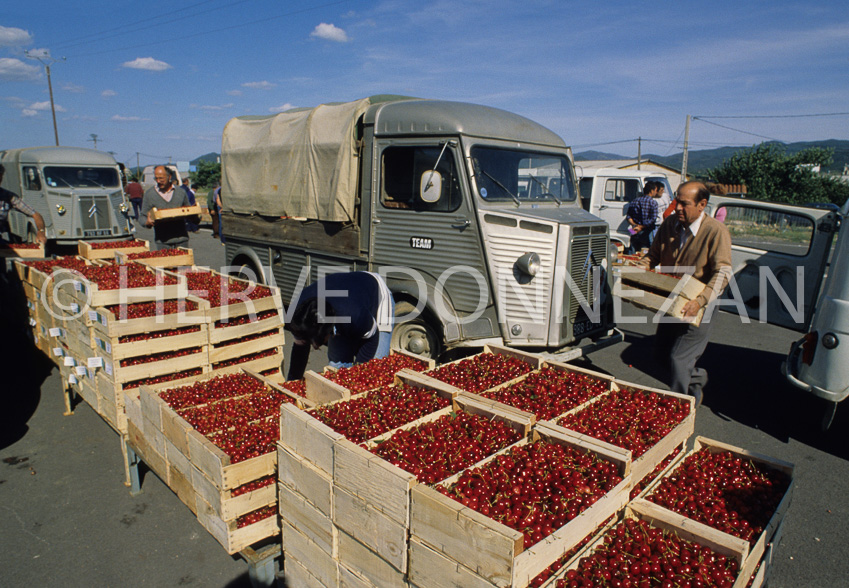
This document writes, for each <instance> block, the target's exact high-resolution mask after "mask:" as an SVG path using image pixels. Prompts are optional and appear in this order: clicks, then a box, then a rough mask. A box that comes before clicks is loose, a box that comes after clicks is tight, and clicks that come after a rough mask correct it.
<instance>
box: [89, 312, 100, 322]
mask: <svg viewBox="0 0 849 588" xmlns="http://www.w3.org/2000/svg"><path fill="white" fill-rule="evenodd" d="M97 316H98V315H97V312H95V311H93V310H89V311H88V318H89V320H92V321H96V320H97Z"/></svg>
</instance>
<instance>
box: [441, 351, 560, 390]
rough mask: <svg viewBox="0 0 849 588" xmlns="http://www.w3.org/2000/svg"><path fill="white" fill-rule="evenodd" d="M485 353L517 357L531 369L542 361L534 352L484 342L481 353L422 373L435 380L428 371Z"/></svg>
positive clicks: (510, 381) (509, 382)
mask: <svg viewBox="0 0 849 588" xmlns="http://www.w3.org/2000/svg"><path fill="white" fill-rule="evenodd" d="M485 353H493V354H495V355H504V356H506V357H513V358H516V359H519V360H521V361H523V362H525V363H527V364H528V365H530V367H531V369H532V370H536V369H539V368H540V367H541V366H542V365H543V363H544V360H543V358H542V356H540V355H537V354H535V353H527V352H524V351H520V350H518V349H513V348H511V347H503V346H501V345H491V344H486V345H484V348H483V351H482V352H481V353H478V354H476V355H472V356H470V357H463V358H460V359H457V360H454V361H452V362H449V363H445V364H442V365H439V366H436V368H434V369H433V370H429V371H428V372H424V375H425V376H427V377H429V378H433V379H434V380H436V379H437V378H435V377H434V376H432V375H431V373H430V372H433V371H435V370H438V369H440V368H443V367H445V366H446V365H451V364H457V363H460V362H462V361H465V360H469V359H474V358H476V357H478V356H481V355H483V354H485ZM522 377H523V376H519V377H517V378H513V379H512V380H509V381H507V382H502V383H501V384H499V385H504V384H511V383H513V382H517V381H518V380H519V379H520V378H522ZM440 381H441V380H440ZM457 390H459V388H457ZM466 392H469V390H466Z"/></svg>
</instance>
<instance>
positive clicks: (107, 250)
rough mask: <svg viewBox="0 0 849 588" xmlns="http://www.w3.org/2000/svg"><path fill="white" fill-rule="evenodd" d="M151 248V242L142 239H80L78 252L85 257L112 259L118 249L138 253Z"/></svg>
mask: <svg viewBox="0 0 849 588" xmlns="http://www.w3.org/2000/svg"><path fill="white" fill-rule="evenodd" d="M149 249H150V243H148V242H147V241H143V240H141V239H129V240H128V239H124V240H122V241H78V242H77V252H78V253H79V256H80V257H82V258H84V259H111V258H114V257H115V254H116V253H117V252H118V251H121V252H123V253H138V252H141V251H147V250H149Z"/></svg>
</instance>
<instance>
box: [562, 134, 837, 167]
mask: <svg viewBox="0 0 849 588" xmlns="http://www.w3.org/2000/svg"><path fill="white" fill-rule="evenodd" d="M780 145H782V146H783V147H784V148H785V149H786V150H787V153H798V152H799V151H802V150H804V149H809V148H811V147H821V148H824V149H833V150H834V155H833V161H832V163H831V165H830V166H828V167H827V168H826V169H824V170H823V171H836V172H841V171H843V166H844V165H846V164H847V163H849V141H843V140H838V139H829V140H827V141H803V142H798V143H787V144H780ZM745 149H749V147H718V148H716V149H696V150H691V151H690V153H689V155H688V158H687V171H688V172H689V173H691V174H692V173H695V174H698V173H700V172H704V171H705V170H708V169H712V168H715V167H717V166H719V165H721V164H722V163H723V162H725V161H727V160H728V159H730V158H731V156H733V155H734V154H735V153H737V152H738V151H743V150H745ZM682 156H683V154H682V153H681V152H679V153H676V154H674V155H654V154H644V155H643V158H644V159H651V160H652V161H656V162H657V163H662V164H663V165H666V166H668V167H671V168H674V169H681V158H682ZM592 159H602V160H605V159H633V157H625V156H622V155H615V154H612V153H601V152H599V151H582V152H581V153H576V154H575V160H576V161H587V160H592Z"/></svg>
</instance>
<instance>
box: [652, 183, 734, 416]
mask: <svg viewBox="0 0 849 588" xmlns="http://www.w3.org/2000/svg"><path fill="white" fill-rule="evenodd" d="M709 197H710V192H708V189H707V187H705V185H704V184H702V183H701V182H686V183H684V184H681V185H680V186H679V187H678V194H677V196H676V198H675V214H674V215H670V216H669V217H667V218H666V220H664V221H663V224H662V225H661V226H660V230H659V231H658V233H657V237H656V238H655V240H654V241H653V242H652V245H651V249H649V252H648V253H647V254H646V255H645V256H644V257H643V258H642V260H641V263H642V264H643V265H644V266H648V267H656V266H660V271H662V272H669V273H679V274H685V273H689V274H692V276H693V277H694V278H696V279H697V280H699V281H701V282H704V283H705V287H704V289H703V290H702V292H701V294H699V295H698V296H697V297H696V298H695V299H693V300H690V301H689V302H688V303H687V304H686V305H685V306H684V308H683V310H682V316H681V318H682V319H685V321H686V319H688V318H692V317H695V316H696V315H697V314H698V312H699V310H701V309H702V308H704V307H706V306H707V305H708V304H709V303H710V302H712V301H713V300H714V299H716V297H717V296H719V294H721V293H722V290H723V289H724V288H725V286H726V284H727V283H728V277H729V276H730V274H731V235H730V234H729V233H728V229H727V228H726V227H725V225H724V224H722V223H720V222H718V221H716V220H715V219H713V218H711V217H710V216H708V215H707V214H705V212H704V211H705V207H706V206H707V203H708V198H709ZM710 326H711V321H710V316H705V318H704V319H703V320H702V322H701V324H700V325H699V326H698V327H697V326H694V325H693V324H692V323H690V322H661V323H659V324H658V325H657V335H656V343H655V352H656V355H657V360H658V361H659V362H660V363H661V364H662V365H664V366H665V367H667V368H668V372H669V387H670V388H671V389H672V391H673V392H679V393H681V394H690V395H691V396H694V397H695V399H696V405H697V406H698V405H699V404H701V402H702V388H703V387H704V385H705V384H706V383H707V371H705V370H704V369H703V368H697V367H696V362H698V360H699V358H700V357H701V356H702V353H704V350H705V348H706V347H707V344H708V338H709V336H710Z"/></svg>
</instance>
